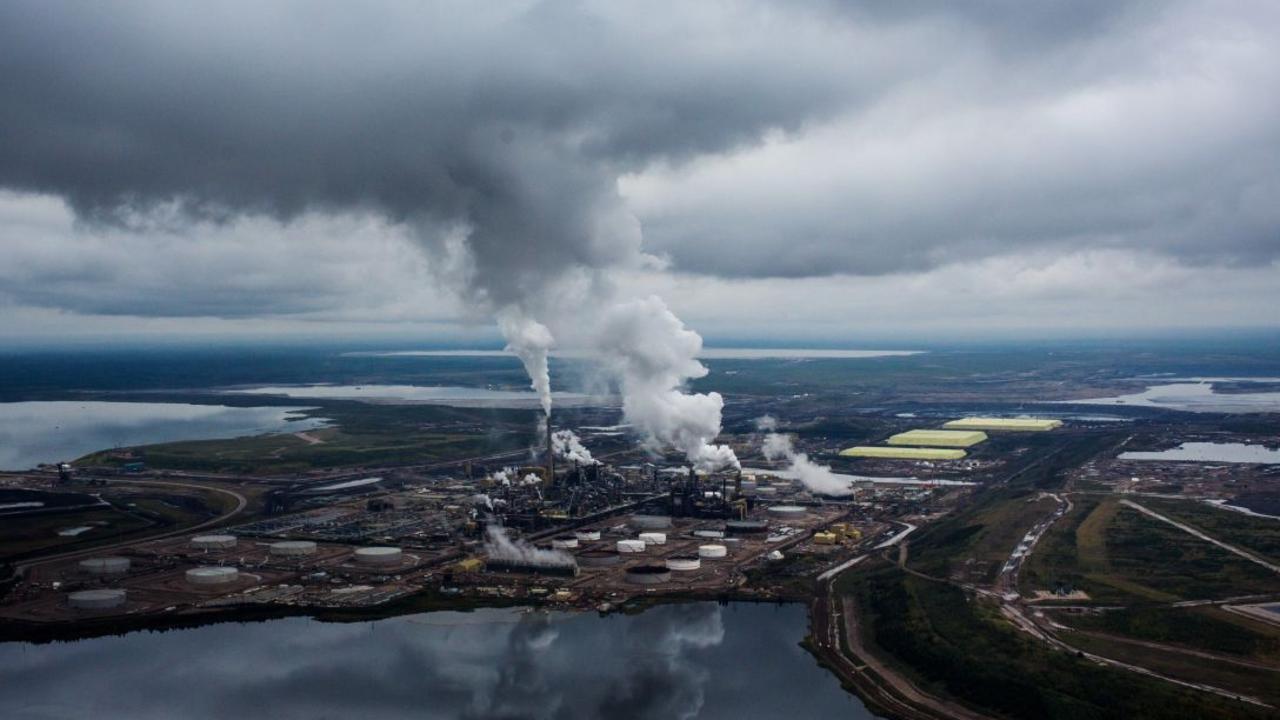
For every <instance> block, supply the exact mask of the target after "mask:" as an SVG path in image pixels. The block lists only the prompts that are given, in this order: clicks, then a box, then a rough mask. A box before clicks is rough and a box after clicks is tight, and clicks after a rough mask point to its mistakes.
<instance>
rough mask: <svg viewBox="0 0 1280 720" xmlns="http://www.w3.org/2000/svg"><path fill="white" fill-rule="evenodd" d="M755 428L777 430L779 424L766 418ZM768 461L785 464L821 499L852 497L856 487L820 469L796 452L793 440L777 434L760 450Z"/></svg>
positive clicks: (766, 436) (828, 468)
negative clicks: (840, 496) (826, 496)
mask: <svg viewBox="0 0 1280 720" xmlns="http://www.w3.org/2000/svg"><path fill="white" fill-rule="evenodd" d="M756 427H757V428H759V429H761V430H776V429H777V427H778V423H777V421H776V420H774V419H773V418H772V417H769V416H768V415H765V416H764V417H762V418H760V419H759V420H757V421H756ZM761 451H762V452H764V456H765V458H767V459H769V460H786V461H787V464H788V467H787V469H788V470H790V471H791V473H792V474H793V475H795V477H796V479H797V480H799V481H800V482H802V483H804V486H805V487H807V488H809V491H810V492H815V493H818V494H819V495H852V494H853V484H852V483H851V482H849V481H847V480H841V479H840V478H838V477H836V475H835V473H833V472H831V468H830V467H827V466H826V465H818V464H817V463H815V462H813V461H812V460H810V459H809V456H808V455H807V454H805V453H802V452H796V449H795V445H793V444H792V443H791V436H790V435H785V434H783V433H778V432H770V433H769V434H768V435H765V437H764V443H763V445H762V447H761Z"/></svg>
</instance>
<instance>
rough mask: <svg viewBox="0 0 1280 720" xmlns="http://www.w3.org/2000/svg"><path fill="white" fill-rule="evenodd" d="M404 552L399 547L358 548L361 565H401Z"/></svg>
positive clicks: (358, 558)
mask: <svg viewBox="0 0 1280 720" xmlns="http://www.w3.org/2000/svg"><path fill="white" fill-rule="evenodd" d="M403 559H404V553H403V552H401V551H400V548H398V547H363V548H359V549H357V550H356V562H358V563H360V564H361V565H399V564H400V561H401V560H403Z"/></svg>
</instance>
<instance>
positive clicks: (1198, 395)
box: [1054, 382, 1280, 413]
mask: <svg viewBox="0 0 1280 720" xmlns="http://www.w3.org/2000/svg"><path fill="white" fill-rule="evenodd" d="M1054 402H1055V403H1067V404H1077V405H1133V406H1138V407H1155V408H1165V409H1167V410H1184V411H1187V412H1221V413H1255V412H1280V392H1257V393H1234V392H1233V393H1219V392H1215V391H1214V389H1213V383H1211V382H1196V383H1171V384H1168V385H1153V386H1151V387H1148V388H1147V389H1146V390H1144V391H1142V392H1140V393H1133V394H1130V395H1117V396H1115V397H1105V398H1090V399H1086V400H1069V401H1054Z"/></svg>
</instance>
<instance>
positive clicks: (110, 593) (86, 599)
mask: <svg viewBox="0 0 1280 720" xmlns="http://www.w3.org/2000/svg"><path fill="white" fill-rule="evenodd" d="M124 601H125V591H124V590H117V589H102V590H81V591H80V592H73V593H71V594H70V595H68V596H67V603H68V604H69V605H71V607H73V608H77V609H80V610H106V609H109V608H118V607H120V606H122V605H124Z"/></svg>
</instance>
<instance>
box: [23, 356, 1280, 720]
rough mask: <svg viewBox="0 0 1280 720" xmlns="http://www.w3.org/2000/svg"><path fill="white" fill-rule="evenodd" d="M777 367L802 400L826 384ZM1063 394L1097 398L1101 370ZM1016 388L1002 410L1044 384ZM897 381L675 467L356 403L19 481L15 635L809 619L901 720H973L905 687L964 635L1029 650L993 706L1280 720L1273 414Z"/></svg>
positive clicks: (790, 402) (495, 426)
mask: <svg viewBox="0 0 1280 720" xmlns="http://www.w3.org/2000/svg"><path fill="white" fill-rule="evenodd" d="M362 362H363V361H362ZM753 362H757V363H760V362H762V361H753ZM894 362H909V361H901V360H896V361H894ZM910 362H922V361H910ZM933 362H937V360H934V361H933ZM718 367H724V366H723V365H720V366H718ZM759 367H768V366H764V365H751V364H740V365H736V366H734V365H730V366H729V368H730V371H729V372H726V373H724V374H721V375H719V376H718V377H721V378H723V380H721V382H729V383H736V382H740V381H739V380H738V378H739V377H740V376H741V374H743V373H746V372H749V371H751V372H755V371H756V370H757V368H759ZM772 367H774V368H777V373H778V378H779V381H780V382H788V383H792V382H795V378H823V376H822V375H821V373H820V369H821V368H820V367H815V368H804V370H805V372H806V373H808V375H794V374H792V375H787V374H786V373H794V371H793V370H791V369H790V368H788V367H787V366H786V365H785V364H781V363H779V364H775V365H773V366H772ZM1042 372H1044V373H1046V374H1047V375H1048V376H1050V377H1054V375H1053V374H1054V373H1061V375H1058V377H1061V378H1063V380H1062V381H1060V382H1062V383H1063V384H1065V385H1067V386H1070V384H1072V383H1075V382H1078V381H1077V380H1076V379H1075V377H1074V375H1073V373H1075V372H1076V371H1075V370H1074V368H1064V369H1046V370H1044V371H1042ZM992 377H993V378H995V380H993V382H992V383H991V386H993V387H996V388H998V389H996V390H994V391H993V393H994V394H996V395H998V394H999V393H1011V392H1014V391H1015V390H1014V389H1013V388H1018V387H1028V386H1034V384H1036V383H1039V382H1040V381H1039V380H1038V379H1035V378H1031V379H1028V378H1027V377H1026V375H1025V374H1024V373H1019V374H1017V375H1014V376H1000V375H998V374H995V375H993V376H992ZM802 382H815V381H813V380H802ZM820 382H826V380H825V379H822V380H820ZM1126 382H1127V381H1126ZM869 387H871V388H873V389H872V390H870V391H866V390H857V391H855V392H856V393H857V394H843V395H842V394H841V393H847V392H848V391H847V390H844V389H841V390H839V391H837V392H836V393H834V394H830V393H822V392H812V393H799V394H792V395H791V396H789V397H777V398H774V399H772V400H768V399H765V398H764V397H763V396H760V395H748V396H744V397H742V398H741V399H739V398H737V397H734V396H730V400H729V401H728V402H725V403H724V406H723V413H724V415H723V419H722V422H723V424H724V429H723V430H722V431H721V432H719V433H718V434H717V435H716V436H715V437H716V440H717V441H718V442H719V443H720V444H716V445H712V444H710V443H709V442H708V441H707V440H706V436H702V437H697V438H695V441H692V442H688V443H685V444H684V445H683V447H682V446H681V444H680V443H678V442H671V443H667V444H666V447H665V448H664V447H661V446H655V444H654V443H652V442H651V441H650V440H651V439H652V436H653V433H654V432H655V431H654V430H652V429H650V430H647V431H646V430H645V429H644V427H643V425H637V424H636V423H637V422H640V423H643V422H644V421H645V418H644V417H643V416H640V417H636V416H635V415H628V414H627V412H625V411H624V410H623V409H621V408H619V407H618V406H617V405H616V404H610V403H609V402H607V401H606V402H604V403H602V404H599V405H591V406H580V407H565V408H561V409H558V410H556V411H554V412H547V411H545V410H543V409H542V408H541V407H538V406H539V405H541V403H539V402H538V400H539V396H538V395H537V394H536V393H530V397H531V399H532V400H533V405H534V407H525V408H520V409H503V408H486V407H478V408H469V407H454V406H438V405H412V404H409V405H397V404H394V403H390V404H389V403H386V402H385V401H384V402H374V401H371V400H369V399H364V398H361V399H355V400H351V399H343V398H336V399H331V400H322V401H320V404H319V406H318V407H315V408H312V409H309V410H308V411H307V412H308V413H310V414H312V415H314V416H315V417H322V418H327V420H326V421H324V422H325V423H326V424H319V425H318V426H317V424H316V423H311V424H309V425H308V426H306V429H302V430H298V431H293V432H279V433H268V434H263V435H250V436H245V437H241V438H233V439H212V440H199V441H178V442H171V443H160V444H154V445H142V446H136V447H119V448H114V449H109V450H103V451H98V452H93V453H90V454H88V455H85V456H82V457H80V458H77V459H74V460H72V461H62V462H48V463H44V464H41V465H39V466H38V467H36V468H35V469H33V470H30V471H13V472H6V473H3V475H0V501H2V502H0V512H3V517H4V519H5V523H6V526H5V530H4V532H5V544H4V549H5V553H6V565H7V567H8V569H9V579H8V582H7V584H6V585H5V590H6V591H5V595H4V597H3V601H2V602H0V628H2V629H3V632H4V633H5V635H6V636H8V637H10V638H13V639H33V640H43V639H53V638H68V637H70V638H75V637H92V636H95V635H104V634H111V633H117V632H121V631H127V630H130V629H143V628H170V627H187V626H192V625H199V624H202V623H208V622H216V621H219V620H240V619H268V618H278V617H285V616H305V617H311V618H318V619H331V620H342V621H371V620H372V619H375V618H383V617H397V616H401V615H403V614H406V613H408V614H413V613H421V612H427V613H430V612H433V611H443V610H475V609H478V608H497V607H514V608H522V610H521V612H526V613H534V612H537V613H552V614H556V613H564V614H569V615H580V614H590V615H598V616H602V617H603V616H609V615H611V614H613V613H621V614H624V615H630V614H633V613H637V612H642V611H643V610H644V609H645V608H650V607H655V606H660V605H665V604H669V603H697V602H700V601H702V602H705V601H715V602H719V603H726V602H729V603H742V602H767V603H771V604H772V603H801V604H803V605H804V606H805V607H806V608H807V612H808V617H809V628H808V634H807V638H806V639H805V648H806V651H807V652H808V653H810V654H811V656H812V657H814V658H816V659H817V660H818V661H819V662H821V663H822V666H823V667H825V668H827V669H828V671H829V672H831V673H833V674H834V675H835V676H836V677H838V678H839V679H840V682H841V684H842V685H843V686H844V687H845V688H847V689H848V690H851V691H853V692H855V693H857V695H858V696H859V697H860V698H862V699H863V701H864V702H866V703H867V704H868V706H869V707H874V708H876V711H877V712H879V713H883V714H884V715H887V716H893V717H904V718H936V717H954V716H956V715H957V714H958V713H959V714H961V715H963V714H964V713H965V712H971V711H970V710H967V709H965V708H968V707H969V705H968V704H967V701H966V700H964V698H966V697H969V695H967V693H970V692H972V686H971V685H967V684H966V685H930V684H923V683H921V681H920V680H918V679H917V678H916V677H913V676H912V675H911V674H909V673H908V672H907V671H906V670H905V668H911V672H923V673H934V674H937V676H943V674H945V673H948V672H952V671H953V670H952V669H954V668H955V667H956V665H955V664H956V663H963V662H967V660H965V659H964V658H967V657H968V656H967V654H958V653H951V652H950V651H948V652H942V653H935V654H927V653H926V650H925V649H926V648H937V647H957V646H958V645H956V644H957V643H964V642H972V643H987V642H1006V643H1014V644H1012V645H1010V646H1009V647H1010V648H1017V649H1016V651H1015V650H1008V649H1007V650H1002V651H1000V652H995V651H993V652H992V653H991V655H990V657H991V660H992V663H991V668H992V675H991V677H992V678H993V680H992V682H993V683H995V682H998V681H997V680H995V679H994V678H997V677H1000V678H1007V677H1014V676H1016V674H1017V673H1019V672H1022V671H1023V670H1022V667H1023V666H1026V667H1034V668H1037V672H1058V670H1054V669H1053V668H1054V667H1055V665H1054V663H1057V662H1062V659H1063V658H1073V659H1072V660H1070V663H1071V666H1072V667H1073V668H1076V669H1075V670H1072V672H1073V673H1074V672H1086V673H1098V672H1101V673H1106V674H1105V675H1099V676H1098V678H1100V680H1099V681H1101V679H1105V680H1106V682H1112V683H1119V684H1118V685H1116V686H1115V687H1123V688H1126V690H1125V692H1127V693H1132V694H1133V697H1134V698H1146V700H1143V701H1144V702H1146V701H1149V700H1151V699H1152V698H1164V699H1167V698H1168V697H1170V696H1171V694H1172V696H1176V697H1179V698H1182V699H1183V700H1185V701H1187V702H1192V703H1195V704H1196V705H1195V706H1196V707H1198V708H1200V709H1201V710H1204V711H1206V712H1209V713H1210V714H1211V715H1212V714H1214V713H1219V714H1220V715H1222V716H1229V717H1241V716H1245V717H1249V716H1253V715H1258V716H1259V717H1262V716H1265V715H1266V713H1268V712H1270V711H1271V710H1272V709H1273V708H1274V707H1280V696H1277V694H1276V692H1275V687H1276V686H1275V684H1274V683H1273V682H1272V680H1273V677H1274V673H1278V672H1280V666H1277V665H1276V658H1277V657H1278V656H1280V655H1278V653H1280V651H1277V650H1276V648H1277V647H1280V645H1277V644H1276V643H1278V642H1280V639H1278V638H1280V620H1277V618H1280V611H1278V609H1280V562H1277V561H1276V557H1277V550H1278V549H1280V545H1277V544H1276V542H1277V537H1280V535H1277V531H1276V526H1275V525H1274V523H1275V522H1276V520H1275V518H1276V517H1277V514H1276V505H1275V503H1276V498H1277V497H1280V496H1277V493H1276V490H1275V487H1276V485H1275V483H1276V481H1277V477H1278V476H1277V471H1278V470H1277V469H1278V468H1280V462H1277V461H1276V458H1275V455H1276V453H1278V452H1280V449H1277V448H1275V447H1274V446H1273V445H1269V444H1268V443H1267V442H1266V440H1265V437H1266V436H1265V435H1260V434H1259V432H1258V429H1259V428H1265V427H1270V425H1268V423H1270V422H1272V421H1271V419H1270V416H1268V415H1265V414H1259V415H1250V416H1233V415H1228V414H1203V415H1196V416H1189V415H1187V414H1185V413H1180V412H1176V411H1173V412H1171V411H1167V410H1163V409H1149V408H1113V409H1109V410H1108V411H1106V412H1097V411H1095V410H1087V411H1082V410H1081V409H1080V408H1079V407H1077V406H1075V405H1073V400H1074V397H1073V394H1074V393H1073V392H1071V391H1068V392H1065V393H1063V395H1064V397H1060V398H1057V401H1056V402H1050V403H1045V404H1044V405H1043V406H1042V407H1036V408H1033V409H1032V410H1033V411H1028V409H1027V407H1026V405H1025V404H1022V403H1019V404H1018V405H1017V406H1015V407H1010V406H1009V404H1004V405H1001V404H1000V403H992V402H989V401H988V402H983V403H975V402H973V401H971V400H965V399H961V400H956V399H945V400H942V401H938V402H934V403H929V402H928V401H927V400H926V399H925V398H923V397H922V396H921V394H920V391H917V390H914V389H911V388H895V389H893V390H892V391H887V390H875V389H874V388H875V387H876V386H875V385H870V386H869ZM378 391H379V390H378V389H377V386H374V387H373V389H372V390H371V392H378ZM685 392H688V391H685ZM869 392H880V393H882V394H881V395H879V396H878V397H877V400H878V402H879V403H880V404H879V405H876V406H870V407H869V406H867V405H866V404H865V403H866V400H865V397H864V396H865V395H866V394H868V393H869ZM218 397H220V396H218ZM544 397H545V396H544ZM689 397H695V398H698V397H703V398H706V397H711V396H710V395H698V394H695V395H690V396H689ZM855 397H858V398H859V399H860V401H861V403H862V404H859V401H855V400H852V398H855ZM993 408H994V409H995V411H994V412H992V410H993ZM650 419H652V418H650ZM663 427H665V426H663ZM673 427H674V425H673ZM658 431H661V427H660V428H659V429H658ZM668 437H671V438H677V437H679V436H678V435H670V436H668ZM478 438H483V439H482V440H478ZM393 447H395V448H400V447H408V448H411V449H409V450H401V449H395V450H389V449H388V448H393ZM366 456H367V457H370V458H374V459H375V462H367V461H363V458H364V457H366ZM391 457H394V458H395V461H388V462H383V463H377V462H376V459H379V458H391ZM352 458H358V459H360V460H361V462H360V464H359V466H353V462H352V460H351V459H352ZM290 466H293V467H296V468H297V469H295V470H293V471H291V472H282V471H281V468H285V467H290ZM921 618H928V622H927V624H922V622H921V620H920V619H921ZM1184 628H1186V629H1184ZM1192 628H1196V629H1195V630H1192ZM798 639H799V638H797V640H798ZM940 639H945V642H946V643H948V644H947V645H938V644H937V643H938V642H939V641H940ZM928 652H933V651H928ZM922 653H925V654H922ZM1063 677H1068V676H1066V675H1064V676H1063ZM1072 677H1074V676H1072ZM1107 687H1111V686H1107ZM1082 692H1083V691H1082ZM1090 692H1091V693H1096V692H1097V690H1091V691H1090ZM1108 692H1110V691H1108ZM1001 697H1002V700H1001V701H1000V703H1006V705H1007V704H1008V703H1014V702H1019V703H1021V702H1030V700H1028V699H1027V698H1028V697H1029V696H1019V695H1017V694H1014V695H1008V696H1001ZM1161 701H1162V702H1163V701H1164V700H1161ZM1134 702H1137V700H1134ZM1000 703H995V704H994V705H991V706H990V707H993V708H994V707H997V706H1000ZM1008 706H1010V707H1011V705H1008ZM1206 709H1207V710H1206ZM1017 712H1022V711H1021V710H1019V711H1017ZM1251 714H1252V715H1251ZM974 716H975V717H977V716H982V717H986V716H987V715H983V714H982V713H976V714H975V715H974Z"/></svg>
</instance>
